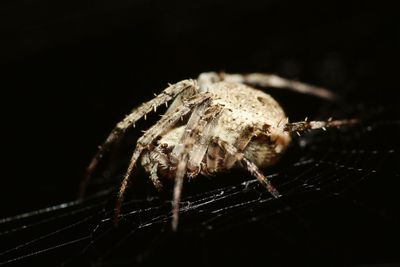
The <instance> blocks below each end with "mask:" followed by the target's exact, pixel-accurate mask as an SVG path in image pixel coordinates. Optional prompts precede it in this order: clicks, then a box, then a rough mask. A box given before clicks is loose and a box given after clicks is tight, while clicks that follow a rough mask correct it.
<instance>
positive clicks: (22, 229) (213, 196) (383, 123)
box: [0, 108, 400, 266]
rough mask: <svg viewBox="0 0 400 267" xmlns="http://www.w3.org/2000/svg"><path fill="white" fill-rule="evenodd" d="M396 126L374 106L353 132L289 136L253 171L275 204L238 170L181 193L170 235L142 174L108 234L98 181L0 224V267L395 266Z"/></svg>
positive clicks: (109, 200) (107, 190) (164, 212)
mask: <svg viewBox="0 0 400 267" xmlns="http://www.w3.org/2000/svg"><path fill="white" fill-rule="evenodd" d="M328 111H329V109H327V110H326V113H328ZM321 113H324V112H321ZM364 113H366V112H364ZM371 114H373V115H371ZM364 115H365V114H364ZM396 116H397V115H396V113H395V112H394V110H391V109H389V108H376V109H373V110H370V111H369V112H368V114H367V115H365V116H364V119H363V122H362V123H361V124H359V125H357V126H354V127H351V128H342V129H329V130H328V131H322V130H321V131H314V132H310V133H307V134H304V135H302V136H301V137H295V140H294V142H293V145H292V146H291V147H290V148H289V150H288V151H287V153H286V155H285V156H284V157H283V158H282V160H281V161H280V162H279V163H278V164H277V165H276V166H274V167H273V168H271V169H268V170H264V172H265V174H267V175H268V176H269V177H270V179H271V181H272V183H273V184H274V185H275V186H276V187H277V189H278V190H279V192H280V193H281V194H282V195H283V197H282V198H280V199H273V198H272V197H271V196H270V195H269V194H268V193H267V192H266V190H265V189H264V188H263V187H262V186H261V185H260V184H259V183H258V182H257V181H256V180H254V179H253V178H252V177H251V176H250V175H249V174H248V173H246V172H242V171H239V170H238V171H234V172H232V173H228V174H221V175H218V177H214V178H205V177H202V178H199V179H197V180H195V181H192V182H190V183H187V184H186V185H185V187H184V196H183V198H182V205H181V211H180V221H179V232H178V233H173V232H171V230H170V229H171V201H170V197H171V196H170V191H168V190H167V192H165V193H164V194H158V193H157V192H155V191H154V190H153V189H152V187H151V186H150V184H149V183H147V179H139V178H143V177H146V176H145V174H144V173H139V174H137V176H138V177H137V178H136V180H137V182H134V184H133V185H132V186H131V187H130V189H129V190H130V191H129V192H127V199H126V201H125V202H124V205H123V208H122V213H123V214H122V219H121V222H120V223H119V225H118V226H117V227H116V226H115V225H114V223H113V219H112V216H113V208H114V204H115V192H116V188H115V184H116V183H115V180H114V181H110V180H106V179H105V180H103V181H101V182H99V183H98V184H96V185H94V187H95V188H96V190H94V191H96V193H93V194H91V195H90V196H88V197H87V198H86V199H85V200H83V201H73V202H67V203H62V204H60V205H56V206H52V207H48V208H45V209H41V210H37V211H32V212H28V213H25V214H21V215H18V216H14V217H8V218H4V219H1V220H0V238H1V240H2V241H3V242H1V248H0V265H3V264H4V265H6V264H10V265H12V264H14V265H22V264H23V265H28V264H32V263H42V264H43V263H46V265H56V266H74V265H77V264H78V265H92V266H116V265H117V266H119V265H121V266H125V265H132V264H136V265H152V264H161V263H162V264H175V265H177V264H179V265H180V264H188V263H190V265H192V266H193V265H194V266H203V265H219V264H230V263H236V264H238V263H243V264H245V263H246V264H248V263H256V262H264V263H265V264H266V263H268V264H269V265H273V266H274V265H281V264H285V263H294V262H295V263H297V264H301V263H305V264H308V265H310V264H311V265H312V264H320V263H321V262H324V263H326V262H327V260H326V259H327V257H329V258H328V259H329V260H328V262H329V265H351V264H361V263H365V262H381V263H382V262H398V261H399V258H398V255H397V254H396V253H395V248H393V247H392V246H390V245H388V243H389V241H391V240H398V238H399V237H400V235H399V231H398V226H399V216H398V213H397V211H396V207H397V205H395V204H394V203H396V201H398V197H396V196H397V186H398V185H399V183H398V180H399V178H400V167H399V154H400V150H399V148H400V146H399V141H398V140H399V138H398V136H399V134H400V120H399V118H398V117H396ZM114 179H115V177H114ZM143 181H146V182H143Z"/></svg>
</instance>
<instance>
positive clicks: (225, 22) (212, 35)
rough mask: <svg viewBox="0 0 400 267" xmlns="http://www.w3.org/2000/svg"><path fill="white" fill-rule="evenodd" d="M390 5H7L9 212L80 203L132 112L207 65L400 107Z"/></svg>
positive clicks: (1, 52) (4, 209) (4, 197)
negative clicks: (88, 176) (102, 154)
mask: <svg viewBox="0 0 400 267" xmlns="http://www.w3.org/2000/svg"><path fill="white" fill-rule="evenodd" d="M388 2H389V1H388ZM388 2H386V1H344V2H340V1H288V0H283V1H281V0H280V1H277V0H268V1H255V0H247V1H240V2H237V3H234V1H226V0H216V1H210V0H205V1H153V0H136V1H126V0H114V1H110V0H102V1H89V2H87V1H75V0H70V1H64V0H61V1H50V0H36V1H31V0H24V1H22V0H13V1H2V2H1V3H0V29H1V30H0V31H1V35H0V36H1V41H0V63H1V67H2V70H1V79H0V82H1V85H0V86H1V91H2V98H1V99H2V105H1V117H2V130H1V132H2V136H3V137H2V139H1V140H2V145H1V148H2V149H1V151H2V157H1V158H2V160H1V179H0V195H1V198H0V200H1V203H2V204H1V205H0V207H1V214H0V215H1V217H5V216H9V215H15V214H19V213H21V212H25V211H30V210H33V209H37V208H42V207H46V206H51V205H54V204H57V203H61V202H63V201H68V200H73V199H74V197H75V196H76V192H77V187H78V184H79V181H80V179H81V177H82V174H83V172H84V169H85V167H86V165H87V164H88V162H89V161H90V159H91V156H92V155H93V154H94V152H95V150H96V147H97V146H98V145H99V144H100V143H101V142H102V141H103V140H104V138H105V137H106V136H107V134H108V132H109V131H110V129H111V128H112V127H113V126H114V125H115V123H116V122H117V121H118V120H120V119H121V118H122V117H123V116H124V114H126V113H128V112H129V110H130V109H131V108H133V107H134V106H136V105H138V104H140V103H142V102H143V101H145V100H148V99H150V98H151V97H152V96H153V92H159V91H160V90H161V89H162V88H164V87H165V86H166V85H167V83H173V82H176V81H179V80H182V79H185V78H196V77H197V75H198V74H199V73H201V72H204V71H214V70H215V71H219V70H224V71H227V72H255V71H257V72H273V73H277V74H280V75H282V76H285V77H289V78H293V79H299V80H302V81H305V82H309V83H313V84H318V85H323V86H326V87H329V88H331V89H332V90H333V91H335V92H337V93H338V94H340V95H342V96H343V98H344V99H346V101H347V102H348V103H354V105H360V106H362V107H363V109H365V110H368V107H369V106H374V107H383V108H385V107H390V108H393V107H394V106H396V105H398V102H399V100H398V98H397V96H396V94H397V92H398V90H399V89H398V88H399V85H398V81H397V80H398V79H397V78H398V70H399V68H398V64H399V59H400V58H399V48H400V38H399V35H400V29H399V23H398V12H397V11H398V10H397V9H396V8H394V6H391V5H389V3H388ZM278 94H279V93H278ZM281 98H284V100H283V101H285V106H286V107H287V109H288V113H289V116H291V117H292V118H295V119H301V118H304V117H305V116H308V115H309V114H310V113H311V114H312V115H313V113H315V110H314V109H313V107H310V105H309V104H308V103H309V102H303V101H302V100H304V101H309V98H304V97H302V96H296V95H292V94H287V95H284V96H281ZM306 103H307V104H306ZM397 111H398V109H393V112H397ZM397 115H398V114H396V116H397ZM397 118H398V116H397ZM381 138H382V139H384V138H385V136H381ZM393 144H394V145H393V146H397V144H398V142H397V143H396V141H394V143H393ZM395 144H396V145H395ZM397 148H398V147H397ZM242 239H243V238H242ZM390 255H392V254H390ZM394 260H395V259H393V257H392V258H390V256H388V258H387V261H388V262H393V261H394ZM328 262H329V260H328ZM377 262H379V263H383V262H385V256H382V257H381V258H379V257H378V260H377ZM265 264H267V259H266V262H265Z"/></svg>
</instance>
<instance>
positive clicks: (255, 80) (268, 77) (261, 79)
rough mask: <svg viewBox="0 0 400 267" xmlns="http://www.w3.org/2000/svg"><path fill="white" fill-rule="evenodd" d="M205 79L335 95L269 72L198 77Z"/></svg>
mask: <svg viewBox="0 0 400 267" xmlns="http://www.w3.org/2000/svg"><path fill="white" fill-rule="evenodd" d="M202 77H203V79H202V80H205V81H214V82H215V81H227V82H234V83H245V84H249V85H252V86H260V87H274V88H281V89H288V90H292V91H295V92H297V93H301V94H309V95H313V96H316V97H320V98H325V99H328V100H335V99H336V98H337V96H336V95H335V94H334V93H332V92H331V91H329V90H328V89H326V88H323V87H319V86H315V85H311V84H307V83H303V82H299V81H295V80H290V79H286V78H283V77H280V76H278V75H275V74H269V73H249V74H229V73H224V72H221V73H215V72H208V73H204V74H201V75H200V76H199V79H198V80H199V83H200V81H201V79H200V78H202Z"/></svg>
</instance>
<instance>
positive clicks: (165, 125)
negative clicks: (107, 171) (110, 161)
mask: <svg viewBox="0 0 400 267" xmlns="http://www.w3.org/2000/svg"><path fill="white" fill-rule="evenodd" d="M210 98H211V96H210V95H209V94H198V95H196V96H193V97H192V98H190V99H188V100H187V101H184V102H183V104H182V105H181V106H179V107H177V108H176V109H175V111H174V112H171V114H170V115H168V116H165V115H164V116H162V118H161V119H160V120H159V121H158V122H157V123H156V124H154V125H153V126H152V127H151V128H150V129H149V130H147V131H146V132H145V133H144V134H143V135H142V137H140V138H139V139H138V141H137V144H136V148H135V150H134V151H133V154H132V157H131V160H130V163H129V166H128V169H127V171H126V173H125V176H124V179H123V180H122V182H121V186H120V188H119V192H118V198H117V203H116V205H115V210H114V222H115V223H118V221H119V217H120V212H121V205H122V202H123V200H124V194H125V190H126V188H127V186H128V181H129V179H130V177H131V174H132V171H133V168H134V167H135V164H136V161H137V160H138V159H139V157H140V155H141V154H142V152H143V150H145V149H146V148H147V147H148V146H149V145H150V144H151V143H152V142H153V141H154V139H155V138H157V137H158V136H159V135H160V134H161V133H163V132H164V131H165V130H166V129H170V128H171V127H172V126H174V125H175V124H176V123H177V122H178V121H179V120H180V119H181V118H182V117H183V116H185V115H186V114H188V113H189V112H191V111H192V110H193V108H195V107H196V106H197V105H200V104H201V103H203V102H204V101H206V100H208V99H210Z"/></svg>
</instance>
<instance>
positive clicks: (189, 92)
mask: <svg viewBox="0 0 400 267" xmlns="http://www.w3.org/2000/svg"><path fill="white" fill-rule="evenodd" d="M252 85H253V86H262V87H278V88H288V89H292V90H295V91H298V92H301V93H308V94H312V95H315V96H318V97H323V98H326V99H333V98H334V95H333V94H332V93H331V92H329V91H328V90H326V89H323V88H319V87H315V86H311V85H307V84H304V83H300V82H297V81H290V80H286V79H283V78H280V77H278V76H275V75H270V74H258V73H254V74H248V75H240V74H225V73H219V74H217V73H213V72H211V73H202V74H200V76H199V77H198V79H197V80H183V81H180V82H178V83H176V84H173V85H170V86H169V87H168V88H166V89H165V90H164V91H163V92H161V93H160V94H159V95H157V96H156V97H155V98H153V99H152V100H150V101H149V102H147V103H144V104H142V105H141V106H139V107H138V108H136V109H134V110H133V111H132V113H130V114H129V115H128V116H126V117H125V119H124V120H122V121H121V122H119V123H118V124H117V126H116V127H115V129H114V130H113V131H112V132H111V134H110V135H109V137H108V138H107V140H106V141H105V143H104V144H103V146H101V147H100V149H99V151H98V153H97V154H96V156H95V157H94V158H93V160H92V162H91V164H90V165H89V167H88V171H87V176H86V179H85V180H84V181H83V183H82V184H83V185H82V188H84V187H85V185H86V184H87V181H88V179H89V177H90V175H91V173H92V172H93V170H94V169H95V168H96V166H97V164H98V162H99V160H100V158H101V157H102V155H103V154H104V152H105V151H107V150H108V149H110V147H111V146H112V145H114V144H115V143H116V142H117V141H119V140H120V138H122V137H123V135H124V133H125V132H126V130H127V129H128V128H129V127H131V126H134V124H135V122H136V121H137V120H139V119H140V118H141V117H145V116H146V114H147V113H149V112H151V111H153V110H154V111H156V109H157V107H158V106H160V105H163V104H167V103H168V102H169V101H172V100H173V101H172V103H171V105H170V107H169V108H168V110H167V111H166V112H165V114H164V115H163V116H162V117H161V119H160V120H158V121H157V122H156V123H155V124H154V125H153V126H152V127H151V128H150V129H148V130H147V131H146V132H145V133H144V134H143V135H142V136H141V137H140V138H139V139H138V141H137V144H136V148H135V150H134V151H133V155H132V158H131V161H130V164H129V166H128V169H127V171H126V174H125V177H124V180H123V181H122V184H121V186H120V189H119V195H118V200H117V205H116V208H115V218H116V219H118V217H119V216H120V208H121V204H122V201H123V197H124V193H125V190H126V187H127V183H128V180H129V178H130V177H131V173H132V170H133V168H134V166H135V164H136V162H137V161H138V160H140V161H141V164H142V166H143V167H144V169H145V170H146V172H147V173H148V174H149V176H150V179H151V181H152V182H153V184H154V186H155V187H156V188H157V189H161V188H162V182H161V181H160V179H159V178H160V177H164V178H167V179H168V178H170V179H174V182H175V186H174V193H173V194H174V197H173V205H172V206H173V213H172V216H173V220H172V224H173V229H176V228H177V224H178V214H179V203H180V196H181V191H182V184H183V180H184V178H185V177H192V178H193V177H196V176H197V175H198V174H200V173H201V174H203V175H209V174H214V173H218V172H221V171H227V170H229V169H231V168H233V167H234V166H239V167H244V168H246V169H247V170H249V172H250V173H251V174H252V175H253V176H255V177H256V178H257V179H258V180H259V181H260V182H261V183H262V184H264V185H265V186H266V188H267V190H268V191H269V192H270V193H271V195H272V196H274V197H279V193H278V191H277V190H276V189H275V188H274V187H273V186H272V185H271V183H270V182H269V180H268V179H267V177H265V176H264V175H263V174H262V173H261V171H260V170H259V168H262V167H267V166H269V165H271V164H274V163H275V162H276V161H277V160H278V159H279V157H280V155H281V154H282V153H283V152H284V151H285V149H286V148H287V146H288V144H289V142H290V135H289V134H290V133H291V132H299V131H304V130H308V129H316V128H324V127H330V126H334V127H337V126H340V125H342V124H348V123H350V122H352V121H346V120H345V121H332V120H329V121H326V122H324V121H307V120H305V121H302V122H295V123H289V122H288V120H287V117H286V115H285V113H284V111H283V109H282V107H281V106H280V105H279V104H278V103H277V102H276V101H275V100H274V99H273V98H272V97H271V96H270V95H268V94H266V93H264V92H262V91H260V90H257V89H254V88H253V87H250V86H252Z"/></svg>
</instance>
